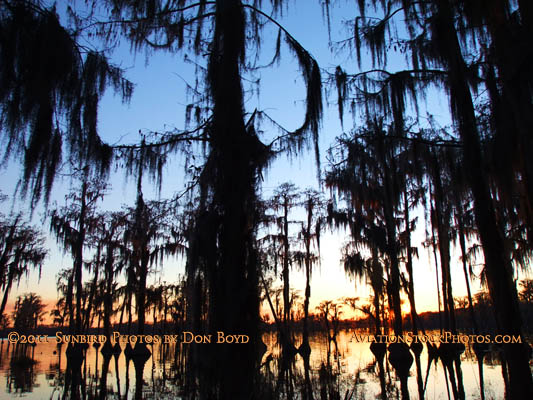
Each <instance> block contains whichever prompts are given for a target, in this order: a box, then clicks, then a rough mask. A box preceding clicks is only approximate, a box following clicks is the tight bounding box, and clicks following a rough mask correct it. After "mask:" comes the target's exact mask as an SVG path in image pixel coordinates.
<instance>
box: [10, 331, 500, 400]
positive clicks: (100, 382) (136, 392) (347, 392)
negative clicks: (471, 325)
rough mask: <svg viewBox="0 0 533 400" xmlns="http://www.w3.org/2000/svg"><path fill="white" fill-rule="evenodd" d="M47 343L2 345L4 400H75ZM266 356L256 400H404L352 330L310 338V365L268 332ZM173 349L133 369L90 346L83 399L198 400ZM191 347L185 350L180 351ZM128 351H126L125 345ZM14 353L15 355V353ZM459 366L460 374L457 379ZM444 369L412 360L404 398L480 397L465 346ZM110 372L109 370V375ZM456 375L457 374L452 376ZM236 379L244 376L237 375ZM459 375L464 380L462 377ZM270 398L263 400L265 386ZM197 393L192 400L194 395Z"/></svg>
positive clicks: (493, 379) (491, 363) (394, 378)
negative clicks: (283, 351) (289, 354)
mask: <svg viewBox="0 0 533 400" xmlns="http://www.w3.org/2000/svg"><path fill="white" fill-rule="evenodd" d="M50 339H51V340H50V341H49V343H39V344H37V345H35V346H28V347H26V348H23V349H22V348H20V346H19V348H18V349H15V346H13V345H8V342H7V341H6V340H5V339H4V341H3V342H2V344H1V347H0V399H4V398H5V399H9V398H24V399H63V398H70V397H71V396H69V395H68V393H71V392H69V391H68V390H67V391H66V390H65V387H66V386H68V374H66V365H67V357H66V354H65V351H66V346H65V345H63V346H61V347H57V345H56V343H55V341H54V340H53V338H50ZM263 341H264V342H265V344H266V345H267V351H266V353H265V354H264V355H263V357H262V360H261V365H258V366H257V369H258V371H259V377H260V378H259V380H260V382H261V384H260V385H258V393H259V392H261V395H258V396H255V394H253V395H252V396H251V398H255V397H261V398H265V397H267V398H280V399H286V398H314V399H334V398H338V399H352V400H356V399H383V398H391V399H394V398H401V397H402V384H401V381H400V379H399V376H398V374H397V373H396V371H395V369H394V368H393V367H392V366H391V364H390V362H388V361H389V360H388V356H387V355H385V358H384V360H383V363H381V364H382V368H380V365H379V364H380V363H379V362H377V361H376V358H375V356H374V354H373V353H372V352H371V351H370V345H369V343H357V342H356V341H355V340H353V331H341V332H340V333H339V335H338V336H337V339H336V341H335V342H329V344H328V339H327V338H326V336H325V334H323V333H315V334H312V335H311V337H310V346H311V353H310V356H309V359H308V362H306V360H304V359H303V358H302V357H301V356H300V355H299V354H296V355H295V356H293V357H289V359H287V358H283V357H281V356H280V353H281V351H280V349H279V346H278V345H277V340H276V335H275V334H270V333H265V334H264V335H263ZM177 346H178V348H176V345H167V346H163V345H154V346H153V347H152V346H149V349H150V350H151V351H152V356H151V357H150V358H149V359H148V360H147V361H146V362H145V363H144V365H142V363H141V364H139V365H134V363H133V361H132V360H131V359H127V358H126V356H125V354H124V352H122V353H121V354H120V355H118V356H112V357H103V356H102V354H101V353H100V352H99V351H98V350H99V349H98V350H97V349H96V348H94V347H93V346H90V347H89V348H88V349H87V351H86V356H85V358H84V362H83V364H82V365H81V381H80V385H79V392H78V393H79V397H80V398H82V399H99V398H107V399H117V400H118V399H141V398H142V399H174V398H195V397H197V396H194V395H193V394H192V393H193V392H192V390H193V389H191V387H192V386H191V385H190V384H187V382H186V379H185V376H186V375H187V365H188V362H187V356H186V355H185V353H184V352H183V351H180V348H179V346H180V345H177ZM181 346H188V345H181ZM122 347H124V346H122ZM15 350H16V351H15ZM499 357H500V356H499V354H498V352H497V349H492V351H490V352H488V353H486V355H485V357H484V362H483V378H484V379H483V382H484V395H485V399H501V398H503V397H504V393H505V385H504V380H503V377H502V370H501V363H500V358H499ZM457 367H459V370H460V373H457ZM452 368H453V369H452V370H450V369H449V368H445V366H444V363H443V361H442V360H440V359H433V360H430V357H428V349H427V348H426V346H424V348H423V351H422V353H421V354H420V360H419V362H416V361H414V362H413V363H412V365H411V367H410V369H409V373H408V375H407V381H406V385H404V386H403V391H404V393H403V394H404V395H405V394H406V393H405V391H408V393H409V396H410V398H412V399H417V398H419V397H420V395H421V394H423V397H424V398H426V399H453V398H454V395H457V393H460V391H461V388H463V390H464V395H465V398H466V399H481V391H480V376H479V365H478V362H477V358H476V356H475V354H474V353H473V351H472V349H471V348H469V347H468V346H467V348H466V350H465V352H463V353H462V354H461V356H460V361H459V362H456V363H454V365H453V367H452ZM106 371H107V372H106ZM454 371H455V373H454ZM235 373H236V374H238V373H239V371H235ZM457 377H460V379H457ZM266 386H268V391H267V392H268V395H267V396H265V393H266V392H265V387H266ZM191 394H192V395H191Z"/></svg>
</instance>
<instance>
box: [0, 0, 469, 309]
mask: <svg viewBox="0 0 533 400" xmlns="http://www.w3.org/2000/svg"><path fill="white" fill-rule="evenodd" d="M340 3H342V4H341V5H339V6H336V7H334V8H333V13H332V16H331V21H332V26H331V37H332V40H333V41H337V40H341V39H342V38H346V37H348V33H347V32H346V30H345V29H346V27H345V25H344V24H343V23H342V21H343V19H345V18H353V17H354V16H355V13H356V10H355V7H354V6H346V3H345V2H340ZM306 7H307V8H305V9H303V7H302V6H301V5H297V6H295V7H290V9H289V10H288V12H286V14H285V15H284V17H282V18H280V21H281V23H282V25H283V26H284V27H285V28H286V29H287V30H288V31H289V32H291V34H292V35H293V37H294V38H296V39H297V40H298V41H299V42H300V43H301V44H302V45H303V47H304V48H306V49H307V50H308V51H309V52H310V53H311V54H313V55H314V56H315V58H316V59H317V61H318V63H319V65H320V66H321V68H323V69H325V70H327V71H329V72H333V71H334V68H335V66H336V65H338V64H342V65H343V66H344V68H345V69H347V70H348V71H350V72H356V71H357V70H358V68H357V65H356V62H355V60H354V59H352V58H349V57H348V56H347V52H346V51H340V52H337V51H336V50H334V49H331V48H330V46H329V45H328V31H327V27H326V22H325V19H324V17H323V13H322V10H321V8H320V5H319V4H318V2H316V1H309V2H308V3H307V6H306ZM264 35H265V40H264V43H265V44H264V46H263V48H262V52H263V53H262V54H263V57H264V59H265V60H268V59H270V58H271V57H272V55H273V50H274V43H275V40H276V35H277V31H276V30H275V29H265V31H264ZM269 37H270V38H271V40H268V39H267V38H269ZM333 47H335V46H333ZM337 53H338V55H337ZM113 58H114V61H115V63H116V64H118V65H120V66H122V67H123V68H125V69H126V71H127V72H126V76H127V77H128V79H130V80H131V81H133V82H134V83H135V90H134V95H133V98H132V100H131V102H130V104H122V103H121V102H120V100H119V99H118V97H115V96H114V95H113V94H112V91H111V90H109V91H108V93H107V94H106V96H105V98H104V99H103V101H102V102H101V105H100V112H99V130H100V135H101V137H102V138H103V139H104V140H105V141H106V142H107V143H110V144H116V143H125V144H131V143H135V142H138V141H139V134H138V132H139V130H141V131H143V132H145V131H150V130H151V131H157V130H168V129H171V128H173V127H176V128H183V127H184V114H185V106H186V104H187V98H186V84H185V82H194V76H195V74H194V65H193V64H191V63H185V62H184V61H183V57H182V56H181V55H180V56H175V55H170V54H163V53H157V54H153V55H148V56H146V57H145V56H144V55H143V54H138V55H137V56H136V57H132V56H131V53H130V49H129V46H128V45H127V44H124V45H123V46H122V47H120V48H119V49H117V51H116V52H115V54H114V57H113ZM361 68H362V70H365V69H369V68H371V65H370V64H369V63H363V64H362V66H361ZM389 68H390V69H391V70H395V69H401V68H402V67H401V55H399V54H394V53H392V54H391V56H390V64H389ZM258 76H259V75H258ZM258 76H257V77H258ZM260 77H261V89H260V93H259V100H258V96H257V95H256V94H251V93H250V94H249V95H248V97H247V98H248V104H247V105H246V107H247V110H248V111H253V109H254V108H255V107H258V108H261V109H263V110H266V111H267V112H268V114H269V115H270V116H272V117H273V118H274V119H275V120H276V121H278V122H279V123H280V124H281V125H283V126H285V127H286V128H288V129H294V128H296V127H298V126H299V125H300V124H301V122H302V120H303V117H304V111H303V107H302V105H303V99H304V98H305V92H304V87H303V84H302V81H301V78H300V73H299V71H298V65H297V62H296V59H295V58H294V56H293V55H292V54H290V53H289V51H288V50H287V49H286V48H283V49H282V60H281V64H280V65H279V66H277V67H273V68H270V69H266V70H263V71H261V72H260ZM325 77H326V74H324V75H323V78H325ZM324 89H325V90H326V96H325V99H327V101H328V102H329V103H330V104H329V105H328V104H327V103H325V115H324V117H325V118H324V121H323V126H322V130H321V136H320V148H321V164H322V168H324V167H327V160H326V150H327V149H328V148H329V147H330V145H331V144H332V143H333V141H334V138H335V137H336V136H338V135H339V134H340V133H341V132H342V131H343V129H342V128H341V125H340V122H339V118H338V111H337V108H336V105H335V101H336V93H335V92H334V89H333V88H331V87H328V86H326V85H325V86H324ZM446 101H447V100H446V97H445V96H438V94H437V93H435V95H434V96H429V97H428V103H427V110H429V111H430V112H431V113H432V114H434V116H435V117H436V120H437V121H438V122H439V123H441V124H443V125H445V124H448V123H449V121H450V119H449V115H448V104H447V103H446ZM425 109H426V106H425V105H422V107H421V115H422V116H424V113H425ZM354 122H355V123H358V122H360V121H359V120H356V121H353V120H352V117H351V115H350V114H349V113H347V114H346V115H345V124H344V131H349V130H350V129H351V128H352V126H353V124H354ZM269 128H270V127H269V125H267V124H265V126H264V129H265V130H266V131H267V132H266V133H265V137H271V136H274V135H275V133H270V132H268V129H269ZM316 175H317V174H316V166H315V161H314V158H313V154H312V152H311V151H309V152H307V153H305V154H304V155H303V156H301V157H299V158H294V159H292V160H288V159H287V158H285V157H282V158H279V159H278V160H277V161H276V162H275V163H274V165H273V166H272V168H271V169H270V170H269V171H267V173H266V175H265V181H264V185H263V190H262V194H263V197H265V198H266V197H269V196H271V194H272V193H273V190H274V188H276V187H277V186H278V185H279V184H281V183H283V182H287V181H291V182H293V183H294V184H295V185H296V186H297V187H298V188H300V189H304V188H307V187H314V188H318V185H319V184H318V181H317V176H316ZM19 176H20V167H19V166H18V164H16V163H15V162H11V163H10V164H9V166H8V167H7V168H6V169H3V170H1V171H0V180H1V181H2V184H1V185H0V187H1V190H2V192H3V193H4V194H7V195H11V194H12V193H13V191H14V188H15V185H16V181H17V179H18V178H19ZM182 178H183V160H182V159H180V156H179V155H175V156H174V157H173V159H172V160H171V161H170V162H169V163H168V164H167V166H166V169H165V175H164V177H163V187H162V193H161V197H162V198H165V197H169V196H171V195H173V194H174V193H175V192H177V191H181V190H182V189H183V187H184V185H185V181H184V180H183V179H182ZM110 183H111V186H112V188H111V190H110V191H109V195H108V196H107V197H106V199H105V201H104V203H103V204H102V209H119V208H120V206H121V205H122V204H127V205H132V204H133V202H134V200H135V191H134V185H133V184H132V182H127V181H126V180H125V177H124V173H123V172H122V171H121V170H120V169H118V170H117V172H115V173H113V175H112V177H111V181H110ZM69 185H70V180H69V178H68V177H63V178H61V177H60V178H59V180H58V181H57V182H56V184H55V185H54V189H53V193H52V196H51V202H50V204H51V206H50V207H53V205H54V202H57V205H58V206H61V205H63V204H64V195H65V193H66V192H67V190H68V188H69ZM144 188H145V199H154V198H157V196H158V194H157V193H156V191H155V189H153V186H151V185H150V184H149V182H148V181H146V183H145V185H144ZM326 195H329V193H326ZM0 207H2V210H1V211H2V212H3V213H4V214H8V213H9V212H11V211H12V210H14V211H17V210H25V211H27V210H28V204H27V203H21V202H20V201H18V200H17V201H15V202H14V203H11V202H5V203H3V204H2V205H1V206H0ZM42 215H43V209H42V207H41V208H39V209H38V210H36V211H35V213H34V216H33V223H34V224H36V225H38V226H42V227H43V230H44V231H45V232H48V222H47V221H45V222H43V220H42ZM417 215H418V217H419V218H418V230H417V232H416V233H415V235H414V238H413V245H416V246H418V251H419V258H418V259H417V260H415V288H416V301H417V308H418V310H419V311H425V310H436V309H437V290H436V289H437V287H436V281H435V266H434V262H433V255H432V254H429V253H428V250H427V249H425V248H423V247H422V245H421V243H422V241H423V240H424V239H425V238H424V235H425V234H424V215H423V211H422V210H420V211H419V212H418V214H417ZM346 240H347V238H346V235H345V234H344V233H341V232H336V233H330V232H328V233H326V234H325V235H324V237H323V240H322V248H321V255H322V263H321V266H320V267H319V268H318V269H317V270H316V271H315V272H314V273H313V281H312V297H311V308H314V307H315V306H316V305H318V303H319V302H320V301H321V300H323V299H338V298H340V297H346V296H348V297H354V296H357V297H361V298H363V299H364V298H366V297H367V296H368V295H369V294H370V291H369V290H368V289H367V288H366V287H364V286H363V285H359V286H358V289H357V292H356V291H355V282H351V281H350V280H349V279H347V278H346V277H345V274H344V270H343V266H342V265H340V261H339V260H340V252H339V248H340V247H341V246H342V244H343V243H344V242H345V241H346ZM47 244H48V247H49V248H50V255H49V257H48V258H47V260H46V262H45V265H44V266H43V270H42V276H41V278H40V280H39V279H38V274H37V272H36V271H34V272H32V273H31V274H30V276H29V278H28V279H25V278H23V279H22V281H21V283H20V285H19V287H18V288H17V287H15V288H14V289H13V291H12V293H11V296H10V303H11V304H12V303H13V302H14V300H15V298H16V296H17V295H19V294H22V293H25V292H30V291H31V292H36V293H38V294H39V295H41V296H42V298H43V300H44V302H45V303H48V304H49V305H50V306H51V305H52V304H53V303H54V302H55V301H56V299H57V296H56V288H55V285H56V282H55V281H56V274H57V273H58V271H59V270H60V269H62V268H67V267H70V266H71V262H72V261H71V259H70V258H69V257H68V256H63V254H62V252H61V250H60V249H59V248H58V247H57V246H56V245H55V240H54V239H53V238H51V237H49V238H48V240H47ZM428 256H429V258H428ZM452 257H453V260H454V263H453V271H452V281H453V285H454V286H453V290H454V295H455V296H464V295H466V289H465V284H464V277H463V274H462V269H461V268H462V267H461V266H460V264H459V254H458V252H457V251H454V253H453V254H452ZM183 272H184V271H183V265H182V262H181V260H179V259H178V260H167V261H166V262H165V264H164V268H163V270H159V271H158V273H156V274H152V275H151V276H150V278H149V283H148V284H149V285H150V284H152V283H155V282H157V281H159V280H161V281H167V282H172V281H174V280H175V279H176V276H177V275H178V274H180V273H183ZM84 273H85V274H86V272H84ZM477 282H478V281H476V283H474V286H473V292H474V293H475V292H477V291H478V290H479V285H478V283H477ZM291 284H292V287H293V288H294V289H298V290H301V291H302V292H303V290H304V287H305V281H304V279H303V275H302V274H301V273H299V272H297V271H293V272H292V275H291ZM404 297H405V298H406V296H404ZM7 311H8V312H9V311H10V310H9V309H8V310H7Z"/></svg>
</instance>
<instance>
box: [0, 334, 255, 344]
mask: <svg viewBox="0 0 533 400" xmlns="http://www.w3.org/2000/svg"><path fill="white" fill-rule="evenodd" d="M110 339H111V341H113V342H115V343H117V342H118V343H124V344H126V343H130V344H132V345H134V344H136V343H145V344H152V343H153V344H159V343H163V344H172V343H184V344H192V343H195V344H203V343H214V344H223V343H226V344H244V343H248V342H249V340H250V338H249V336H248V335H241V334H226V333H225V332H221V331H218V332H217V333H216V334H196V333H194V332H190V331H183V332H180V333H177V334H161V335H124V334H122V333H120V332H113V333H112V334H111V336H110ZM8 340H9V342H10V343H21V344H24V343H48V342H56V343H64V344H69V343H72V344H76V343H87V344H91V343H100V344H103V343H105V342H107V337H106V336H105V335H90V334H78V335H70V334H64V333H63V332H56V334H55V336H46V335H23V334H19V333H18V332H15V331H13V332H10V333H9V334H8Z"/></svg>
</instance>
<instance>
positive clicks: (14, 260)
mask: <svg viewBox="0 0 533 400" xmlns="http://www.w3.org/2000/svg"><path fill="white" fill-rule="evenodd" d="M46 255H47V250H46V249H45V247H44V238H43V236H42V234H41V233H40V232H39V231H38V230H37V229H36V228H34V227H32V226H30V225H29V224H28V223H27V222H24V221H23V218H22V216H21V215H18V216H14V217H13V216H12V217H5V216H4V215H2V214H0V287H1V289H2V303H1V304H0V322H1V319H2V316H3V315H4V311H5V308H6V304H7V300H8V298H9V292H10V290H11V288H12V287H13V284H14V283H18V282H20V279H21V278H22V276H24V275H27V274H28V273H29V271H30V269H32V268H39V275H40V270H41V266H42V263H43V261H44V259H45V257H46Z"/></svg>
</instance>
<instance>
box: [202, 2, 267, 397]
mask: <svg viewBox="0 0 533 400" xmlns="http://www.w3.org/2000/svg"><path fill="white" fill-rule="evenodd" d="M216 7H217V10H216V16H215V32H214V40H213V43H212V52H211V55H210V57H209V65H208V83H209V86H210V90H211V96H212V101H213V117H212V121H213V122H212V128H211V132H210V135H211V138H210V139H211V150H210V158H211V161H212V163H213V164H212V165H213V169H212V170H211V171H210V172H212V173H213V176H211V177H210V185H211V187H212V192H213V200H212V206H211V207H212V210H213V211H214V212H216V213H218V220H219V226H218V233H217V237H218V243H217V246H216V248H217V252H218V255H217V257H216V259H214V260H213V261H214V262H215V263H216V264H215V265H211V268H214V273H213V275H212V277H211V282H209V285H210V303H212V304H211V305H212V307H211V313H210V314H211V315H209V327H210V331H211V332H213V333H216V332H218V331H223V332H225V333H226V334H245V335H249V336H250V343H249V344H247V345H240V346H238V347H235V346H230V345H218V346H217V347H216V356H215V357H216V358H215V365H214V368H215V370H214V371H213V372H214V374H215V375H214V378H215V380H216V386H218V388H217V390H218V393H217V396H218V397H219V398H247V397H249V395H250V393H252V388H253V375H252V374H253V370H254V368H253V362H254V355H255V352H254V351H253V349H252V348H251V346H252V344H253V343H255V342H256V340H257V336H258V335H257V329H258V325H259V302H258V301H259V300H258V289H257V271H256V256H255V251H254V248H253V242H254V241H253V234H254V231H253V229H254V226H255V206H256V201H257V198H256V165H257V164H256V160H255V159H254V158H255V157H256V156H257V154H254V151H258V150H259V147H258V146H259V145H260V143H259V141H258V139H257V138H256V137H255V135H253V134H251V132H250V131H248V130H247V129H246V126H245V122H244V106H243V88H242V83H241V76H240V70H241V62H243V60H244V55H245V15H244V11H243V8H242V5H241V2H240V1H235V0H217V1H216ZM236 371H239V373H238V374H237V373H235V372H236Z"/></svg>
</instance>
